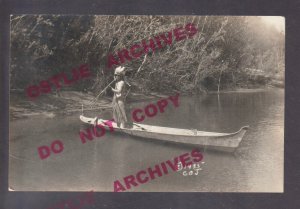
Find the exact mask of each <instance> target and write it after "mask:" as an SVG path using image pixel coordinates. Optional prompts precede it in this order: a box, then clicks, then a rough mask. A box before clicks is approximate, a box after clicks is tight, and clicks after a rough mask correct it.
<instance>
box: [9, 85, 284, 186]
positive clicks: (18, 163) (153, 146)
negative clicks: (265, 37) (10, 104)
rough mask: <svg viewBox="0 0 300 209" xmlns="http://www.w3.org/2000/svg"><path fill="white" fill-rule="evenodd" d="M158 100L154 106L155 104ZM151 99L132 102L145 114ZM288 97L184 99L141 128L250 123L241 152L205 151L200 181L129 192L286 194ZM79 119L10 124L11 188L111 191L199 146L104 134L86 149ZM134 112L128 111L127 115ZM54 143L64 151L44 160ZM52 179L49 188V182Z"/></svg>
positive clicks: (222, 127)
mask: <svg viewBox="0 0 300 209" xmlns="http://www.w3.org/2000/svg"><path fill="white" fill-rule="evenodd" d="M155 102H156V101H153V103H155ZM149 103H150V101H145V102H139V103H132V104H129V105H128V108H129V109H130V110H131V111H132V110H133V109H134V108H141V109H143V108H144V107H145V106H147V105H148V104H149ZM283 113H284V92H283V91H281V90H267V91H260V92H247V93H239V92H235V93H228V94H220V95H219V96H218V95H217V94H209V95H205V96H198V97H197V96H193V97H190V96H182V97H181V96H180V97H179V107H177V108H175V107H174V106H168V107H167V108H166V109H165V112H164V113H159V114H157V115H156V116H155V117H152V118H146V119H145V120H144V121H143V122H142V123H144V124H149V125H155V126H165V127H173V128H183V129H197V130H201V131H211V132H224V133H231V132H235V131H237V130H239V129H240V128H241V127H242V126H245V125H250V129H249V130H248V131H247V132H246V134H245V135H244V137H243V140H242V142H241V143H240V147H239V148H238V149H237V151H236V152H235V153H233V154H232V153H227V152H220V151H214V150H208V149H203V148H202V147H199V150H200V151H201V152H202V153H203V156H204V159H203V161H205V164H204V167H203V170H201V172H200V173H199V175H197V176H182V175H180V174H178V173H172V174H169V175H167V176H164V177H160V178H157V179H155V181H151V183H150V182H149V183H147V184H143V185H140V186H138V187H135V188H132V189H131V191H160V192H162V191H203V192H281V191H282V190H283V145H284V138H283V135H284V130H283V127H284V125H283V121H284V120H283V118H284V117H283ZM79 115H80V114H77V113H76V114H73V115H70V116H64V117H63V116H59V117H55V118H51V119H49V118H45V117H43V116H36V117H29V118H28V119H20V120H16V121H12V122H11V124H10V130H11V131H10V156H11V157H10V159H9V184H10V186H11V187H13V188H15V189H16V190H21V191H22V190H23V191H25V190H27V191H28V190H29V191H84V190H85V191H88V190H89V191H90V190H91V189H93V190H94V191H113V182H114V181H115V180H116V179H122V178H123V177H125V176H128V175H134V174H135V173H136V172H138V171H140V170H143V169H146V168H148V167H151V166H154V165H156V164H158V163H161V162H164V161H166V160H169V159H173V158H174V157H176V156H180V155H182V154H184V153H187V152H191V150H192V149H194V148H196V147H195V146H193V145H182V144H176V143H170V142H163V141H159V140H148V139H141V138H139V137H133V136H129V135H127V134H126V135H125V134H120V133H114V134H105V136H103V137H99V138H96V137H95V138H94V139H93V140H91V141H87V142H86V143H85V144H82V143H81V141H80V137H79V131H80V130H85V129H87V128H90V127H91V126H89V125H86V124H82V123H81V121H80V120H79ZM85 115H86V116H87V117H95V116H98V117H101V118H103V119H111V118H112V114H111V112H110V111H102V112H100V111H99V112H98V111H89V112H85ZM129 115H130V112H129ZM54 139H60V140H62V141H63V143H64V147H65V148H64V151H63V152H62V153H60V154H56V155H51V156H50V157H49V158H47V159H45V160H41V159H39V157H38V153H37V147H38V146H42V145H50V144H51V142H52V141H53V140H54ZM49 182H51V184H49Z"/></svg>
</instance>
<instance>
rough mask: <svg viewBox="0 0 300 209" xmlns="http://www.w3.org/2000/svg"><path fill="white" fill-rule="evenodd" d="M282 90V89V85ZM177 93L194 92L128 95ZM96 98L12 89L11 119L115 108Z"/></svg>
mask: <svg viewBox="0 0 300 209" xmlns="http://www.w3.org/2000/svg"><path fill="white" fill-rule="evenodd" d="M274 88H278V87H274V86H266V87H260V88H238V89H228V90H221V91H219V93H220V94H228V93H252V92H259V91H266V90H268V89H274ZM278 89H282V88H278ZM175 93H180V95H182V96H187V95H193V94H190V93H187V92H175V91H174V92H169V93H164V94H162V93H157V92H151V93H146V94H145V93H130V95H129V96H128V98H127V102H128V103H136V102H143V101H151V100H157V99H160V98H165V97H168V96H170V95H173V94H175ZM206 94H218V91H209V92H207V93H206ZM94 99H95V96H94V95H93V94H92V93H91V92H78V91H60V92H59V94H54V93H52V94H47V95H42V96H40V97H39V98H38V99H29V98H28V97H27V96H26V95H25V93H24V92H21V91H16V90H15V91H14V90H12V91H11V93H10V106H9V112H10V119H11V120H15V119H21V118H28V117H31V116H37V115H39V116H45V117H48V118H54V117H56V116H57V115H72V114H75V113H81V112H82V105H83V111H84V112H88V111H95V110H99V113H101V112H102V111H107V110H110V109H111V108H112V106H111V101H112V97H108V96H105V97H100V98H99V99H98V100H97V102H95V104H94V105H91V101H93V100H94Z"/></svg>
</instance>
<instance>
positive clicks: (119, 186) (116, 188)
mask: <svg viewBox="0 0 300 209" xmlns="http://www.w3.org/2000/svg"><path fill="white" fill-rule="evenodd" d="M125 190H126V189H125V188H124V186H123V185H122V184H121V183H120V181H119V180H117V181H115V182H114V192H122V191H125Z"/></svg>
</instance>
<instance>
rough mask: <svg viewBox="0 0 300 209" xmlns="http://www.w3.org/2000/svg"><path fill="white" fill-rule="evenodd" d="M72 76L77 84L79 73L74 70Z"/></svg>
mask: <svg viewBox="0 0 300 209" xmlns="http://www.w3.org/2000/svg"><path fill="white" fill-rule="evenodd" d="M72 76H73V81H74V82H76V81H78V80H79V77H80V75H79V72H78V70H77V69H76V68H74V69H72Z"/></svg>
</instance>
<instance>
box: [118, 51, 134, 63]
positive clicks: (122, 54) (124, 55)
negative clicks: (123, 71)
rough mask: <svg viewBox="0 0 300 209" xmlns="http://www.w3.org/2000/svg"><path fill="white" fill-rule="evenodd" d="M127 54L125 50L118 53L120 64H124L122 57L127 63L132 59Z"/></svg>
mask: <svg viewBox="0 0 300 209" xmlns="http://www.w3.org/2000/svg"><path fill="white" fill-rule="evenodd" d="M128 53H129V52H128V51H127V49H123V50H122V51H119V52H118V56H119V58H120V60H121V63H124V62H125V59H124V57H125V58H126V59H127V60H128V61H131V60H132V58H131V57H130V56H129V54H128Z"/></svg>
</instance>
